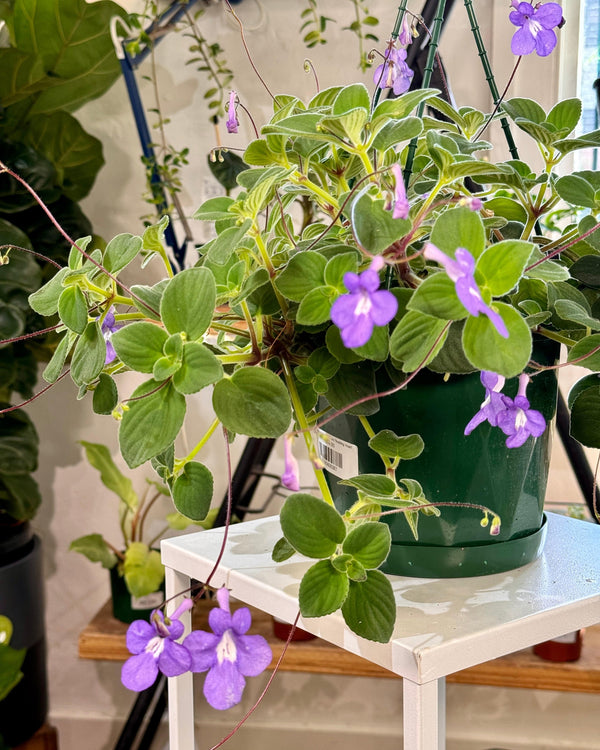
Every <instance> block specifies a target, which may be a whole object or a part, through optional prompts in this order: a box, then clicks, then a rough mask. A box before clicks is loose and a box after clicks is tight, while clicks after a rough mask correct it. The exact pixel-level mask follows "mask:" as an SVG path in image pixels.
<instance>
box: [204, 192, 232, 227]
mask: <svg viewBox="0 0 600 750" xmlns="http://www.w3.org/2000/svg"><path fill="white" fill-rule="evenodd" d="M233 203H234V201H233V198H229V197H227V196H225V195H222V196H219V197H218V198H209V199H208V200H207V201H204V203H203V204H202V205H201V206H200V208H199V209H198V210H197V211H196V213H195V214H194V219H200V220H201V221H219V219H230V218H232V217H233V214H231V213H229V207H230V206H232V205H233Z"/></svg>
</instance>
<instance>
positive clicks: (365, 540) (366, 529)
mask: <svg viewBox="0 0 600 750" xmlns="http://www.w3.org/2000/svg"><path fill="white" fill-rule="evenodd" d="M391 546H392V535H391V533H390V527H389V526H388V525H387V524H385V523H377V522H374V521H367V522H366V523H361V524H360V525H359V526H355V527H354V528H353V529H351V530H350V531H349V532H348V535H347V536H346V538H345V539H344V543H343V544H342V549H343V551H344V552H345V553H346V554H348V555H352V557H353V558H354V559H355V560H356V561H357V562H359V563H360V564H361V565H362V566H363V567H364V568H366V569H367V570H369V569H373V568H378V567H379V566H380V565H381V564H382V563H383V562H384V561H385V560H386V559H387V556H388V555H389V553H390V548H391Z"/></svg>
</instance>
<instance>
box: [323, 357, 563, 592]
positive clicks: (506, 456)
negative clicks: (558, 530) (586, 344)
mask: <svg viewBox="0 0 600 750" xmlns="http://www.w3.org/2000/svg"><path fill="white" fill-rule="evenodd" d="M555 353H556V350H555V348H554V347H549V346H546V347H541V348H540V347H538V349H537V350H536V351H535V353H534V358H535V359H536V361H538V362H542V361H546V362H547V363H549V362H551V361H553V359H554V355H555ZM517 387H518V379H517V378H514V379H512V380H509V381H507V383H506V385H505V387H504V389H503V393H505V394H506V395H509V396H511V397H513V396H514V395H515V394H516V391H517ZM556 394H557V384H556V377H555V375H554V371H547V372H544V373H543V374H540V375H536V376H535V377H534V378H532V380H531V383H530V385H529V388H528V390H527V397H528V399H529V401H530V404H531V408H532V409H538V410H539V411H541V412H542V413H543V414H544V416H545V417H546V420H547V421H548V423H550V422H551V420H552V418H553V416H554V413H555V409H556ZM483 397H484V388H483V386H482V385H481V382H480V378H479V373H473V374H469V375H452V376H451V377H450V378H449V380H448V381H447V382H444V381H443V378H442V377H441V376H439V375H437V374H436V373H432V372H429V371H424V372H423V373H420V374H419V375H418V376H417V377H416V378H415V380H413V381H412V382H411V383H410V385H409V386H408V387H407V389H406V390H405V391H399V392H398V393H396V394H393V395H392V396H388V397H386V398H385V399H382V400H381V402H380V404H381V406H380V410H379V412H377V414H375V415H373V416H371V417H369V418H368V419H369V422H370V424H371V426H372V427H373V429H374V430H375V432H378V431H379V430H383V429H390V430H393V431H394V432H395V433H396V434H398V435H409V434H412V433H419V434H420V435H421V436H422V438H423V440H424V441H425V449H424V451H423V453H422V454H421V455H420V456H419V457H418V458H416V459H413V460H411V461H404V462H401V463H400V466H399V467H398V470H397V472H396V474H397V477H398V479H401V478H402V477H408V478H412V479H416V480H417V481H418V482H420V483H421V485H422V487H423V490H424V493H425V496H426V498H427V499H428V500H429V501H430V502H431V503H436V502H440V503H473V504H475V505H484V506H486V507H488V508H490V509H491V510H492V512H494V513H497V514H498V515H499V516H500V518H501V529H500V533H499V535H498V536H491V535H490V525H488V526H487V528H483V527H482V526H481V520H482V513H481V511H479V510H476V509H470V508H464V507H457V508H453V507H447V506H446V507H440V511H441V515H440V516H439V517H435V516H426V515H424V514H423V513H420V514H419V521H418V533H419V538H418V540H415V538H414V536H413V534H412V532H411V530H410V528H409V526H408V523H407V521H406V519H405V518H404V517H403V514H401V513H398V514H395V515H392V516H387V517H386V518H385V520H386V522H387V523H388V524H389V526H390V529H391V532H392V550H391V552H390V555H389V557H388V560H387V561H386V563H385V566H384V567H382V570H383V571H384V572H386V573H392V574H396V575H410V576H417V577H428V578H451V577H463V576H478V575H486V574H491V573H499V572H503V571H506V570H512V569H514V568H517V567H519V566H521V565H524V564H526V563H528V562H531V561H532V560H534V559H535V558H536V557H537V556H538V555H539V554H540V552H541V550H542V546H543V543H544V539H545V533H546V526H545V519H544V514H543V504H544V495H545V492H546V483H547V478H548V467H549V462H550V446H551V430H550V428H548V429H547V430H546V431H545V433H544V434H543V435H542V436H541V437H539V438H537V439H534V438H532V437H529V438H528V440H527V442H526V443H525V444H524V445H523V446H521V447H520V448H512V449H509V448H507V447H506V445H505V440H506V436H505V435H504V433H503V432H502V431H501V430H500V429H499V428H497V427H491V426H490V425H489V424H488V423H487V422H486V423H484V424H482V425H479V426H478V427H477V428H476V429H475V430H474V431H473V432H472V433H471V434H470V435H469V436H465V435H464V428H465V425H466V424H467V423H468V422H469V421H470V419H471V418H472V417H473V415H474V414H475V413H476V412H477V411H478V410H479V408H480V405H481V403H482V401H483ZM324 431H326V432H327V433H329V434H331V435H334V436H335V437H337V438H340V439H342V440H344V441H347V442H348V443H352V444H354V445H356V446H357V447H358V469H359V473H360V474H371V473H381V472H382V469H383V464H382V462H381V459H380V457H379V456H378V454H376V453H374V451H372V450H371V449H370V448H369V447H368V444H367V443H368V438H367V435H366V433H365V430H364V428H363V427H362V425H361V423H360V422H359V420H358V418H357V417H354V416H352V415H347V414H342V415H340V416H339V417H337V418H336V419H335V420H333V421H331V422H329V423H328V424H327V425H326V426H325V428H324ZM326 476H327V479H328V482H329V485H330V487H331V490H332V493H333V496H334V500H335V502H336V505H337V507H338V509H340V510H345V509H347V508H349V507H350V506H351V505H352V504H353V502H354V501H355V500H356V491H355V490H354V489H353V488H351V487H347V486H344V485H341V484H339V479H338V477H337V476H335V475H333V474H331V473H330V472H326Z"/></svg>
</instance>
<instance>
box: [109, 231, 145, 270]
mask: <svg viewBox="0 0 600 750" xmlns="http://www.w3.org/2000/svg"><path fill="white" fill-rule="evenodd" d="M141 249H142V238H141V237H137V236H136V235H134V234H118V235H117V236H116V237H113V238H112V240H111V241H110V242H109V243H108V245H107V246H106V249H105V251H104V256H103V259H102V263H103V265H104V268H106V270H107V271H108V272H109V273H112V274H117V273H119V271H122V270H123V269H124V268H125V267H126V266H128V265H129V264H130V263H131V261H132V260H133V259H134V258H135V257H136V256H137V255H138V254H139V253H140V251H141Z"/></svg>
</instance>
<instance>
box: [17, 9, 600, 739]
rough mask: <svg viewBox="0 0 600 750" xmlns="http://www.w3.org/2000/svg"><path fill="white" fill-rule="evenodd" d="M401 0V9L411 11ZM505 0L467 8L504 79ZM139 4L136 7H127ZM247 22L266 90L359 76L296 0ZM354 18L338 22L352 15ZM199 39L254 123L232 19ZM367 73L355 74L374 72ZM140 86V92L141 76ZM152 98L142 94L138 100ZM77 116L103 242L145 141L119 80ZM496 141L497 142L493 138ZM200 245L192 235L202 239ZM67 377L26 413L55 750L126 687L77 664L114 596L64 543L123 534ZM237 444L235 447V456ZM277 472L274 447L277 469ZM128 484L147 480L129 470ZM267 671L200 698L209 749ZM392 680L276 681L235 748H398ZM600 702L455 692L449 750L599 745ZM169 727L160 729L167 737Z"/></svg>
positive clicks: (461, 75)
mask: <svg viewBox="0 0 600 750" xmlns="http://www.w3.org/2000/svg"><path fill="white" fill-rule="evenodd" d="M319 5H320V7H321V9H322V12H323V13H324V14H325V15H335V16H336V17H338V18H339V17H340V16H341V12H340V10H343V11H345V12H346V13H349V9H351V6H350V5H349V4H348V3H341V2H339V0H336V1H335V2H334V0H320V2H319ZM397 5H398V3H393V2H389V0H371V2H370V3H369V6H370V8H371V10H372V12H373V13H374V14H375V15H379V17H380V19H381V22H382V23H381V26H380V29H382V31H380V36H381V37H382V38H384V36H385V34H384V31H383V30H387V29H390V28H391V25H392V21H393V16H394V14H395V10H396V7H397ZM420 5H421V4H420V2H415V1H413V2H411V3H410V7H411V8H418V7H420ZM460 5H461V4H460V3H457V8H456V10H455V12H454V18H453V19H452V24H451V28H450V29H448V31H447V32H446V36H445V38H444V40H443V43H442V50H441V51H442V54H443V56H444V59H445V61H446V64H447V66H448V70H449V72H450V76H451V82H452V87H453V91H454V95H455V97H456V100H457V103H458V104H459V105H462V104H466V103H469V104H471V105H475V106H478V107H481V108H483V109H488V108H489V97H488V95H487V92H486V90H485V88H484V87H483V86H482V85H481V84H480V81H481V77H480V72H479V67H478V61H477V57H476V54H475V49H474V44H473V42H472V39H471V38H470V36H469V34H468V31H467V26H466V21H465V19H464V12H463V10H462V7H460ZM507 5H508V3H507V2H506V1H505V0H489V1H488V2H486V3H483V2H477V3H475V6H476V7H477V8H478V11H479V13H480V23H481V27H482V33H483V35H484V38H485V39H486V42H487V43H488V48H489V49H490V51H491V55H492V59H493V62H494V64H495V68H496V70H497V71H498V79H499V80H498V83H499V87H500V88H501V89H502V88H503V81H504V80H505V79H506V77H507V75H508V74H509V68H510V65H511V60H512V58H511V56H510V54H509V53H508V51H507V50H508V46H507V45H508V40H509V38H510V33H511V30H510V27H509V26H508V22H507V19H506V15H507ZM129 7H133V3H129ZM236 7H237V9H238V12H239V14H240V16H241V17H242V18H243V19H244V21H245V23H246V24H247V28H248V30H247V34H246V37H247V41H248V44H249V46H250V48H251V49H252V52H253V54H254V56H255V60H256V63H257V65H258V66H259V68H260V69H261V71H262V73H263V75H264V77H265V78H266V79H267V80H268V82H269V85H270V86H271V87H272V89H273V90H274V91H275V92H283V91H289V90H292V91H294V92H296V93H297V92H300V93H301V94H302V95H303V96H305V97H308V96H310V95H311V94H312V93H313V92H314V82H313V79H312V77H311V76H309V75H307V74H306V73H304V71H303V60H304V58H305V57H306V56H307V55H308V56H310V57H311V58H312V59H313V61H314V63H315V65H316V67H317V69H318V73H319V78H320V82H321V87H325V86H327V85H331V84H333V83H336V82H340V81H344V82H349V81H351V80H353V79H355V77H356V75H357V71H356V70H355V68H354V65H355V60H356V55H355V54H354V52H353V51H352V53H351V52H350V47H351V45H352V44H353V37H351V35H349V33H348V32H343V31H341V30H340V27H341V26H342V25H343V24H342V23H340V24H338V25H337V27H336V26H333V27H332V32H331V34H330V35H329V36H330V37H331V43H330V44H328V45H326V46H323V47H321V48H319V49H316V50H314V51H311V52H308V53H307V52H306V50H305V49H304V47H303V46H302V45H301V43H300V41H299V35H298V28H299V26H300V21H299V11H300V9H301V8H303V7H305V4H304V3H302V2H299V1H298V2H290V0H287V1H286V2H282V1H281V0H260V2H257V0H244V2H243V3H242V4H241V5H240V6H236ZM350 20H351V19H350V18H346V19H345V22H346V23H349V22H350ZM200 24H201V26H202V28H203V29H204V30H205V32H206V34H207V36H209V38H213V39H214V38H217V39H218V40H219V41H220V42H221V44H222V45H223V46H224V47H225V48H226V50H227V57H228V60H229V62H230V63H232V65H233V67H234V69H235V70H239V71H241V73H240V76H239V79H238V83H237V90H238V92H239V96H240V99H241V100H242V102H243V103H244V104H245V106H247V107H248V108H249V109H250V110H251V111H252V114H253V116H254V118H255V119H256V121H257V122H259V123H260V122H263V121H264V120H265V119H266V118H267V117H268V116H269V112H270V104H269V99H268V96H266V94H265V92H264V90H263V89H262V87H261V85H260V84H259V83H258V82H257V81H256V79H255V77H254V76H253V75H252V72H251V70H250V69H249V65H248V62H247V60H246V58H245V55H244V53H243V51H242V50H241V47H240V44H239V36H238V32H237V30H236V27H235V25H234V24H233V23H232V21H231V20H230V19H228V18H226V17H225V16H224V15H223V13H222V12H221V9H220V7H211V8H210V9H209V10H208V11H207V13H206V15H205V16H204V17H203V18H202V19H201V20H200ZM182 44H183V42H182V40H181V38H179V39H177V38H175V37H172V38H169V39H167V40H166V41H165V42H164V43H163V44H162V45H161V46H160V47H159V51H158V53H157V60H158V67H159V83H160V87H161V89H162V91H163V99H164V109H165V114H166V115H167V116H169V117H170V118H171V119H172V126H171V127H170V130H169V133H170V134H172V139H173V142H174V143H175V144H176V145H177V146H178V147H182V146H184V145H188V146H189V147H190V149H191V165H190V166H189V167H188V168H186V170H185V172H184V184H185V189H184V191H183V194H182V197H183V201H184V205H185V207H186V210H188V211H189V212H191V211H192V210H193V209H194V208H195V207H196V206H197V205H199V204H200V203H201V202H202V200H203V199H204V197H205V196H207V195H209V194H210V193H211V191H212V190H214V181H213V180H212V178H211V177H210V175H209V174H208V173H207V169H206V166H205V154H206V152H207V151H208V150H209V149H210V148H211V147H213V146H214V145H215V135H214V130H213V127H212V125H210V124H208V122H207V113H206V110H205V105H204V101H203V98H202V93H203V91H204V88H205V87H204V83H203V82H202V81H200V80H199V79H198V78H197V76H196V75H195V73H194V70H193V68H192V67H189V66H187V67H186V66H185V65H184V59H183V58H184V56H183V54H182V50H181V46H182ZM556 72H557V58H556V56H553V57H551V58H550V59H548V60H538V59H527V60H525V61H523V63H522V66H521V77H520V78H519V79H518V81H517V82H516V83H515V88H514V92H513V93H514V94H515V95H516V94H518V95H525V94H526V93H529V94H530V95H533V96H534V97H543V99H544V101H542V104H545V105H546V106H547V105H549V104H550V103H551V100H552V91H554V90H556ZM369 78H370V76H369V75H367V76H365V80H366V81H367V82H369ZM541 82H543V85H541ZM143 88H144V91H145V93H146V94H147V93H148V86H147V85H144V86H143ZM148 101H149V100H148ZM80 117H81V120H82V122H83V124H84V126H85V127H86V128H87V129H88V130H89V131H90V132H91V133H93V134H94V135H96V136H97V137H99V138H100V139H101V140H102V141H103V143H104V149H105V157H106V162H107V164H106V167H105V168H104V169H103V170H102V172H101V174H100V177H99V179H98V182H97V184H96V186H95V188H94V190H93V193H92V195H91V196H90V197H89V198H88V199H87V200H86V201H85V210H86V211H87V213H88V214H89V216H90V217H91V219H92V221H93V223H94V226H95V229H96V231H97V232H98V233H100V234H102V235H104V236H106V237H110V236H111V235H112V234H116V233H118V232H123V231H132V232H139V231H140V229H141V225H140V222H139V220H138V217H139V216H140V215H142V214H144V213H146V212H147V208H146V206H145V205H144V204H143V203H142V201H141V200H140V198H139V196H140V194H141V192H142V189H143V173H142V167H141V164H140V162H139V156H138V154H139V147H138V142H137V138H136V135H135V131H134V126H133V120H132V117H131V113H130V110H129V105H128V100H127V97H126V93H125V87H124V84H123V82H122V81H118V82H117V83H116V84H115V85H114V87H113V88H112V89H111V91H110V92H109V93H108V94H106V95H105V96H104V97H103V98H102V99H101V100H100V101H97V102H94V103H92V104H90V105H88V106H87V107H86V108H85V109H84V110H83V111H82V112H81V113H80ZM240 119H241V132H240V135H238V136H228V135H227V134H224V135H223V133H224V128H222V137H223V139H224V143H226V144H228V145H231V146H241V145H242V144H244V143H245V142H246V140H247V139H248V138H250V137H251V135H252V131H251V129H250V126H249V124H248V122H247V121H246V120H245V119H244V116H243V115H241V118H240ZM494 140H496V141H499V137H498V136H497V135H494ZM198 238H199V239H201V238H202V235H201V234H199V235H198ZM74 395H75V390H74V387H73V386H72V385H71V384H69V383H67V382H63V383H60V384H58V385H57V386H56V387H55V388H53V389H52V392H51V394H50V395H47V396H46V397H45V398H42V399H40V400H39V401H37V402H36V403H35V404H34V405H33V406H32V407H31V409H30V413H31V415H32V417H33V419H34V420H35V422H36V424H37V425H38V428H39V431H40V436H41V440H42V450H41V463H40V469H39V472H38V479H39V481H40V483H41V486H42V490H43V494H44V505H43V510H42V512H41V513H40V515H39V516H38V518H37V520H36V525H37V527H38V529H39V531H40V533H41V534H42V536H43V538H44V543H45V553H46V575H47V594H48V602H47V621H48V632H49V639H50V664H49V666H50V687H51V716H52V720H53V722H54V723H55V724H56V725H57V726H58V727H59V729H60V743H61V750H79V749H80V748H84V749H85V750H107V749H108V748H110V747H111V746H112V745H113V744H114V741H115V738H116V736H117V735H118V732H119V730H120V726H121V724H122V722H123V720H124V717H125V716H126V713H127V711H128V708H129V706H130V705H131V703H132V700H133V696H132V694H130V693H129V692H128V691H126V690H125V689H124V688H123V687H122V686H121V685H120V682H119V672H120V665H118V664H114V663H109V662H106V663H104V662H90V661H82V660H78V658H77V636H78V633H79V631H80V630H81V629H82V628H83V627H84V626H85V624H86V623H87V622H88V621H89V619H90V618H91V617H92V615H93V614H94V613H95V612H96V610H97V609H98V608H99V607H100V606H101V605H102V604H103V603H104V601H105V600H106V599H107V597H108V579H107V574H106V572H105V571H103V570H101V569H99V568H98V567H97V566H93V565H92V564H90V563H88V562H87V561H86V560H84V559H83V558H81V557H79V556H76V555H75V554H74V553H69V552H68V551H67V549H68V546H69V542H70V541H71V540H72V539H73V538H74V537H76V536H79V535H81V534H85V533H89V532H92V531H98V532H102V533H104V534H105V535H106V536H107V537H108V538H110V539H114V538H116V536H117V524H116V520H115V514H114V512H113V511H114V502H113V499H112V498H111V497H107V496H106V493H104V492H103V489H102V487H101V485H99V483H98V480H97V475H96V473H95V472H94V471H93V470H91V469H90V468H89V467H88V466H87V464H85V462H84V461H83V460H82V455H81V450H80V449H79V446H77V445H76V441H77V440H80V439H85V440H92V441H99V442H105V443H107V444H109V445H110V446H111V449H112V450H113V452H114V453H116V430H117V425H116V424H115V423H114V422H113V421H112V420H111V419H110V418H109V417H104V418H99V417H94V416H92V415H91V409H90V404H89V399H88V400H84V401H83V402H76V401H75V399H74ZM191 410H192V412H193V418H192V419H191V420H190V422H189V424H190V427H189V430H190V440H195V439H197V436H198V435H199V434H200V433H201V428H202V425H204V424H205V423H206V420H207V419H208V417H207V415H206V410H203V407H202V399H200V398H199V399H197V400H196V402H195V403H194V405H193V406H192V407H191ZM239 449H240V448H239V446H238V447H237V448H236V450H237V451H239ZM209 462H210V463H211V465H212V466H214V467H216V469H217V475H216V478H217V485H218V489H217V491H216V493H215V497H216V498H217V499H220V497H221V496H222V493H223V491H224V486H225V483H224V470H223V450H222V445H221V442H220V440H219V438H218V436H217V437H215V439H214V440H213V441H211V445H210V459H209ZM280 468H281V457H280V455H277V456H276V457H275V461H274V469H275V470H279V469H280ZM137 482H138V486H141V485H142V484H143V477H142V476H138V477H137ZM549 494H550V496H551V497H553V498H556V499H559V500H561V501H565V500H571V499H576V497H577V494H578V493H577V490H576V488H575V486H574V483H573V481H572V479H571V477H570V475H569V471H568V469H566V468H565V466H564V460H563V461H562V462H561V461H560V460H559V461H558V463H557V465H556V467H555V469H554V473H553V478H552V480H551V484H550V489H549ZM262 684H263V680H262V678H257V679H255V680H252V681H251V685H250V687H249V690H248V696H247V698H246V700H245V701H244V704H243V706H242V707H241V708H239V709H235V710H233V711H231V712H228V713H225V714H221V713H218V712H216V711H214V710H212V709H210V708H208V707H207V706H206V705H201V704H199V706H198V711H197V716H198V720H199V723H200V727H201V737H202V740H201V741H200V743H199V747H201V748H206V747H209V746H210V745H212V744H213V741H215V740H217V739H219V738H220V737H221V736H222V735H223V734H225V732H226V730H227V728H228V727H230V726H231V724H232V722H233V721H235V720H236V719H237V718H238V717H239V716H240V715H241V712H242V711H243V710H244V709H245V708H247V707H248V706H249V705H250V702H251V701H252V698H253V697H256V696H257V695H258V692H259V691H260V689H261V686H262ZM400 702H401V684H400V681H389V680H375V679H354V678H346V677H328V676H314V675H302V674H297V675H292V674H289V675H286V674H282V675H280V676H279V677H278V679H277V682H276V684H275V687H274V688H273V690H272V691H271V694H270V695H269V696H268V697H267V698H266V700H265V702H264V704H263V706H262V707H261V708H260V709H259V711H258V712H257V713H256V714H255V716H254V717H253V718H252V720H251V721H250V723H249V727H248V729H247V730H246V734H241V735H239V737H238V738H236V739H234V740H233V741H232V746H235V747H238V748H242V747H245V748H249V747H259V746H260V747H263V746H265V745H266V746H269V745H270V744H271V745H273V746H275V743H277V745H279V744H281V743H282V742H285V743H286V744H287V745H288V747H290V748H295V747H296V746H297V747H300V746H302V747H305V746H306V744H307V741H308V742H313V743H314V744H315V745H322V746H325V745H327V746H328V747H333V748H335V747H338V746H339V747H341V746H342V742H343V745H344V747H346V748H348V749H349V750H353V749H354V748H359V747H361V746H363V745H365V744H370V743H372V741H373V740H374V739H376V741H377V743H378V745H379V746H381V747H382V748H388V747H389V748H392V747H398V736H399V734H400V732H401V725H402V722H401V709H400ZM597 708H598V701H597V699H596V698H595V697H591V696H579V695H560V694H556V693H547V692H536V691H530V690H528V691H521V690H510V689H494V688H484V687H469V686H449V689H448V735H449V737H450V738H451V739H452V743H453V744H450V747H451V748H455V749H456V750H458V748H460V749H461V750H482V748H486V747H491V746H492V745H497V746H499V745H502V746H506V747H511V748H514V749H515V750H516V749H517V748H519V750H521V748H525V747H527V748H530V749H531V748H536V750H542V748H544V750H550V749H551V748H552V750H555V749H556V748H558V747H569V748H586V749H588V750H591V749H592V748H594V747H597V731H596V730H597V726H596V724H595V722H594V720H593V719H592V718H590V717H592V716H594V714H595V711H597ZM164 736H165V735H164V733H163V734H162V735H161V737H162V738H163V740H162V741H163V742H164Z"/></svg>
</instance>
